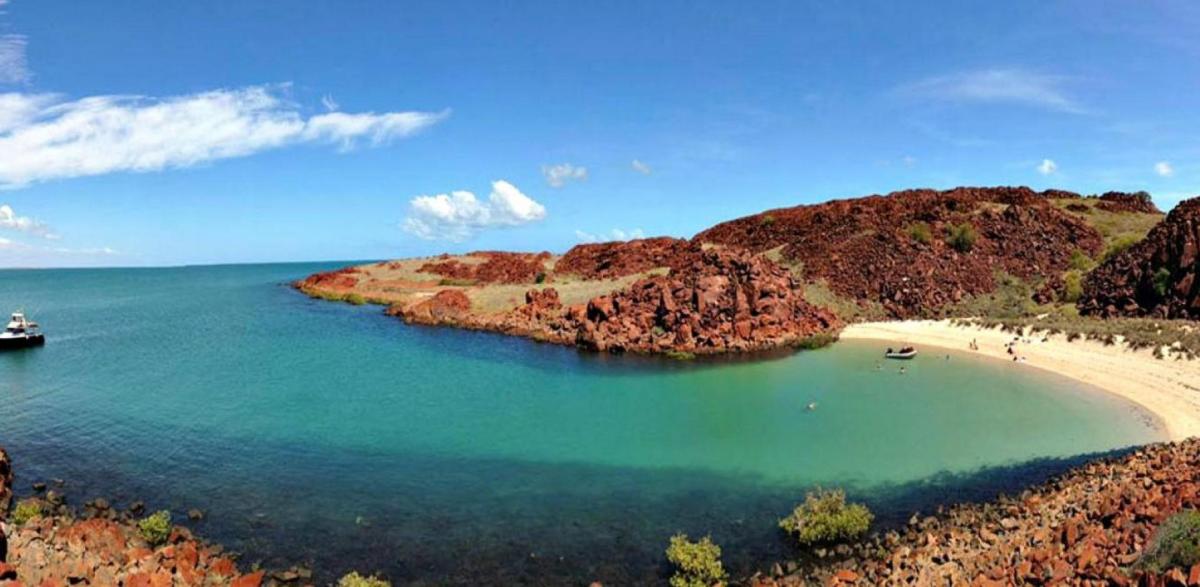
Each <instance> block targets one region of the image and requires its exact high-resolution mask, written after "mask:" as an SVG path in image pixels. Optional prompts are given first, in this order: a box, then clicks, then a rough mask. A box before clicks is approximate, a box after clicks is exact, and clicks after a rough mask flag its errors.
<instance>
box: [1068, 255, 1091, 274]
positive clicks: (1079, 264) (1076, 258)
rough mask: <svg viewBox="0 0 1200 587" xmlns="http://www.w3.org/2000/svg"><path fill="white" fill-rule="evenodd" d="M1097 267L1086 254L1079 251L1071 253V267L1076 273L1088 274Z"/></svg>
mask: <svg viewBox="0 0 1200 587" xmlns="http://www.w3.org/2000/svg"><path fill="white" fill-rule="evenodd" d="M1095 265H1096V262H1095V261H1093V260H1092V258H1091V257H1089V256H1087V254H1086V253H1084V252H1083V251H1081V250H1079V249H1075V250H1074V251H1071V261H1070V267H1071V269H1074V270H1075V271H1081V272H1085V273H1086V272H1088V271H1090V270H1091V269H1092V267H1094V266H1095Z"/></svg>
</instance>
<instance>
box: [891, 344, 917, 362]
mask: <svg viewBox="0 0 1200 587" xmlns="http://www.w3.org/2000/svg"><path fill="white" fill-rule="evenodd" d="M883 356H884V357H886V358H888V359H900V360H902V361H907V360H909V359H912V358H914V357H916V356H917V349H916V347H911V346H906V347H904V348H902V349H900V350H898V351H896V350H892V349H891V348H888V350H887V352H886V353H883Z"/></svg>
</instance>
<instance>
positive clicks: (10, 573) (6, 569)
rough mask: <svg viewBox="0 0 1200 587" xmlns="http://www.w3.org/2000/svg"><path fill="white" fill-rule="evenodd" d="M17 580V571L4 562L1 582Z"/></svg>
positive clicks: (0, 563) (0, 577) (0, 571)
mask: <svg viewBox="0 0 1200 587" xmlns="http://www.w3.org/2000/svg"><path fill="white" fill-rule="evenodd" d="M16 578H17V569H16V568H14V567H11V566H9V565H7V564H5V563H3V562H0V580H12V579H16Z"/></svg>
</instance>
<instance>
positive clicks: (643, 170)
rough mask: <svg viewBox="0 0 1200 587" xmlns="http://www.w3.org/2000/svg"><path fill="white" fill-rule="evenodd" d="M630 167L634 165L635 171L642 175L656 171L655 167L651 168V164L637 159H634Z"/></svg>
mask: <svg viewBox="0 0 1200 587" xmlns="http://www.w3.org/2000/svg"><path fill="white" fill-rule="evenodd" d="M630 167H633V170H634V171H636V172H638V173H640V174H642V175H650V174H651V173H652V172H653V171H654V170H653V169H650V166H649V165H646V164H645V163H642V162H641V161H639V160H637V159H634V160H633V163H630Z"/></svg>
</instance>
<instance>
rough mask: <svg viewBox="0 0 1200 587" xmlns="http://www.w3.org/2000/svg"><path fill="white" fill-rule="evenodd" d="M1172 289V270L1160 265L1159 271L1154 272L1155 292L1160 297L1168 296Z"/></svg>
mask: <svg viewBox="0 0 1200 587" xmlns="http://www.w3.org/2000/svg"><path fill="white" fill-rule="evenodd" d="M1169 291H1171V270H1170V269H1167V268H1166V267H1159V268H1158V271H1155V272H1154V293H1157V294H1158V297H1160V298H1165V297H1167V292H1169Z"/></svg>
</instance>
